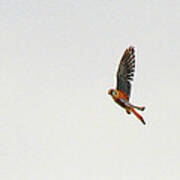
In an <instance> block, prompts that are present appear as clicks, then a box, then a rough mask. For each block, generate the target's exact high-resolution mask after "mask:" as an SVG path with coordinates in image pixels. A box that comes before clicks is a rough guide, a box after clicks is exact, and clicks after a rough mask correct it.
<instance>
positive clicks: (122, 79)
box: [117, 46, 135, 98]
mask: <svg viewBox="0 0 180 180" xmlns="http://www.w3.org/2000/svg"><path fill="white" fill-rule="evenodd" d="M134 71H135V50H134V47H132V46H130V47H129V48H127V49H126V50H125V52H124V54H123V56H122V58H121V61H120V64H119V67H118V71H117V89H118V90H121V91H122V92H124V93H125V94H126V95H127V96H128V98H129V97H130V93H131V83H130V81H133V77H134Z"/></svg>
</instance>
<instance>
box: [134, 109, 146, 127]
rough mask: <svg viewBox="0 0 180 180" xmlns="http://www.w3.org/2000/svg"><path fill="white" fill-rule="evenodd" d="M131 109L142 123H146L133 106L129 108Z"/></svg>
mask: <svg viewBox="0 0 180 180" xmlns="http://www.w3.org/2000/svg"><path fill="white" fill-rule="evenodd" d="M131 111H132V112H133V114H134V115H135V116H136V117H137V118H138V119H139V120H140V121H141V122H142V123H143V124H146V123H145V121H144V119H143V117H142V116H141V115H140V114H138V113H137V112H136V111H135V110H134V109H133V108H132V109H131Z"/></svg>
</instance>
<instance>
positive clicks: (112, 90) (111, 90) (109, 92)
mask: <svg viewBox="0 0 180 180" xmlns="http://www.w3.org/2000/svg"><path fill="white" fill-rule="evenodd" d="M108 94H109V95H111V96H115V95H116V91H115V90H114V89H109V91H108Z"/></svg>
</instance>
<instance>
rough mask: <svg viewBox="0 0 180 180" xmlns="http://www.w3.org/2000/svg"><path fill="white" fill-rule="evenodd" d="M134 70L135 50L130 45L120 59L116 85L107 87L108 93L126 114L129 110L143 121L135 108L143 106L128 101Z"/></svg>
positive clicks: (139, 108)
mask: <svg viewBox="0 0 180 180" xmlns="http://www.w3.org/2000/svg"><path fill="white" fill-rule="evenodd" d="M134 71H135V50H134V47H132V46H130V47H129V48H127V49H126V50H125V52H124V54H123V56H122V58H121V60H120V64H119V67H118V71H117V87H116V89H109V91H108V94H109V95H111V96H112V98H113V100H114V101H115V102H116V103H117V104H119V105H120V106H121V107H123V108H124V109H125V110H126V112H127V113H128V114H130V113H131V112H132V113H133V114H134V115H135V116H136V117H137V118H138V119H139V120H140V121H141V122H142V123H143V124H145V121H144V119H143V117H142V116H141V115H140V114H138V113H137V112H136V111H135V109H137V110H141V111H143V110H144V109H145V107H140V106H135V105H132V104H131V103H130V102H129V98H130V93H131V83H130V81H132V80H133V77H134Z"/></svg>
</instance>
